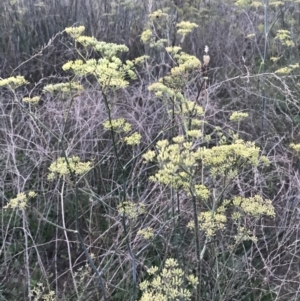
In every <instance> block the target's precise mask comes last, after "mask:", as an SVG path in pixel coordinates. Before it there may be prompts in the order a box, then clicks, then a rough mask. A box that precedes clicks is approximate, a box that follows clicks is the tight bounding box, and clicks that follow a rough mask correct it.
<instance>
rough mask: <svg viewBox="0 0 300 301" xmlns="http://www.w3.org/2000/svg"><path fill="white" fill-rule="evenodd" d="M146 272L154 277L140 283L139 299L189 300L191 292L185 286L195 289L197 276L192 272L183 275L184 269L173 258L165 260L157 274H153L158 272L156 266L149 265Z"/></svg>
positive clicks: (144, 300) (143, 300)
mask: <svg viewBox="0 0 300 301" xmlns="http://www.w3.org/2000/svg"><path fill="white" fill-rule="evenodd" d="M147 272H148V274H149V275H153V276H154V278H153V279H152V281H148V280H146V281H143V282H142V283H140V289H141V291H142V292H143V295H142V297H141V299H140V301H152V300H161V301H162V300H164V301H176V300H182V301H187V300H191V297H192V293H191V291H190V290H189V289H187V288H185V287H187V285H191V286H192V288H194V289H195V288H196V286H197V284H198V278H197V277H195V276H194V275H192V274H191V275H188V276H185V273H184V271H183V270H182V269H181V268H180V267H179V264H178V262H177V261H176V260H175V259H173V258H168V259H167V260H166V262H165V266H164V268H163V269H162V271H161V273H160V274H159V275H155V274H157V272H158V268H157V267H151V268H149V269H148V270H147Z"/></svg>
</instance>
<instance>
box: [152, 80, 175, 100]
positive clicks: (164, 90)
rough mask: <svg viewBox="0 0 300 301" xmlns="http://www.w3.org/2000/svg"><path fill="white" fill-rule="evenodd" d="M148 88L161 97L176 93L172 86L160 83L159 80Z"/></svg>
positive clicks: (168, 96)
mask: <svg viewBox="0 0 300 301" xmlns="http://www.w3.org/2000/svg"><path fill="white" fill-rule="evenodd" d="M148 90H149V91H150V92H153V93H154V94H155V96H156V97H159V98H163V97H167V98H170V97H172V96H174V94H175V93H174V91H173V90H172V89H171V88H168V87H167V86H165V85H164V84H162V83H158V82H157V83H153V84H152V85H150V86H149V87H148Z"/></svg>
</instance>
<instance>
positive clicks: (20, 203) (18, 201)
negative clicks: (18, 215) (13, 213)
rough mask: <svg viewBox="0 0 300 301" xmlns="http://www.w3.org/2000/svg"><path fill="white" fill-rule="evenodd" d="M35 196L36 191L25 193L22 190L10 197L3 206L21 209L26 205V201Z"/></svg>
mask: <svg viewBox="0 0 300 301" xmlns="http://www.w3.org/2000/svg"><path fill="white" fill-rule="evenodd" d="M35 196H36V193H35V192H34V191H29V192H28V194H27V195H26V194H25V193H24V192H21V193H18V195H17V196H16V197H15V198H13V199H11V200H10V201H9V202H8V203H7V204H6V205H5V206H4V207H3V208H4V209H19V210H23V209H25V208H26V206H27V201H28V200H29V199H31V198H33V197H35Z"/></svg>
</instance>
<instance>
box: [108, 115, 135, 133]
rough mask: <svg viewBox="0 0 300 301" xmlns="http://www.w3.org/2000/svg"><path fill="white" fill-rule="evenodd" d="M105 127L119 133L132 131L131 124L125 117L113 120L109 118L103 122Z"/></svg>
mask: <svg viewBox="0 0 300 301" xmlns="http://www.w3.org/2000/svg"><path fill="white" fill-rule="evenodd" d="M103 127H104V128H105V129H106V130H110V129H112V130H113V131H115V132H119V133H121V132H124V133H128V132H130V131H131V124H130V123H128V122H127V121H125V119H124V118H119V119H112V120H111V121H109V120H107V121H105V122H103Z"/></svg>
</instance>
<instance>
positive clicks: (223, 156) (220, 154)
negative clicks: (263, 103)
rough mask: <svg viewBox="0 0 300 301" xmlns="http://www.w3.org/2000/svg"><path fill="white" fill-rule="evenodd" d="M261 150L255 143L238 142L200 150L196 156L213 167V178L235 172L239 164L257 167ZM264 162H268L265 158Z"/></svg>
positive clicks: (239, 140)
mask: <svg viewBox="0 0 300 301" xmlns="http://www.w3.org/2000/svg"><path fill="white" fill-rule="evenodd" d="M259 153H260V149H259V148H258V147H256V146H255V144H254V142H245V141H243V140H241V139H238V140H236V141H235V142H234V143H233V144H230V145H219V146H214V147H212V148H211V149H206V148H200V149H198V150H197V151H196V152H195V156H196V158H198V159H201V160H202V162H203V164H204V165H207V166H208V165H209V166H211V174H212V175H213V176H216V175H220V174H224V173H226V172H227V173H228V172H230V171H232V172H233V169H234V168H235V167H236V165H237V164H238V163H243V164H244V165H247V164H250V165H254V166H257V165H258V163H259ZM264 160H267V159H266V158H264Z"/></svg>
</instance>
